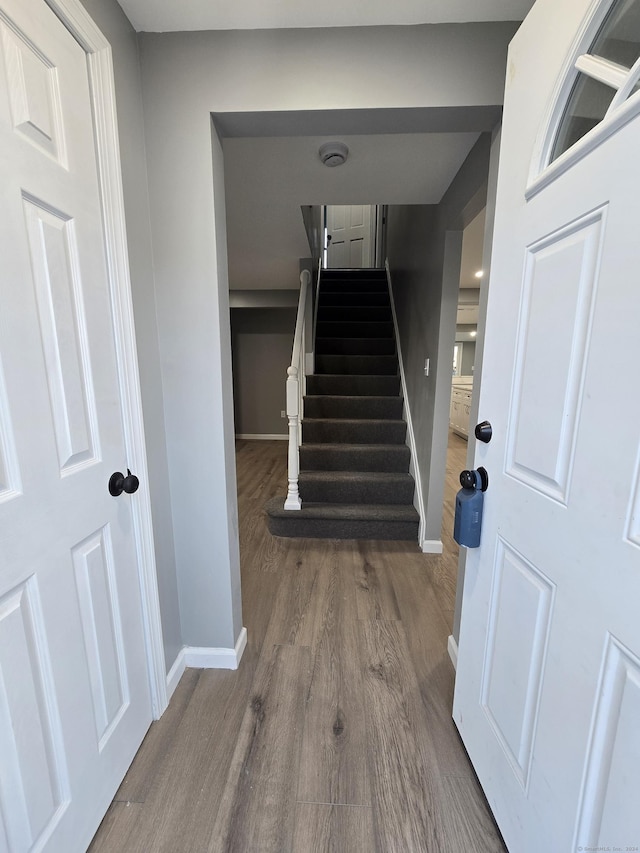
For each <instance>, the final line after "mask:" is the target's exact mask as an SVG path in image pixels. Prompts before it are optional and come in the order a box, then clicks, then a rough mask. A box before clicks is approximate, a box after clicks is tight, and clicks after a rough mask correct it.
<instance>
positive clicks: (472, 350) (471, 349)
mask: <svg viewBox="0 0 640 853" xmlns="http://www.w3.org/2000/svg"><path fill="white" fill-rule="evenodd" d="M475 361H476V345H475V343H474V342H472V341H465V342H464V343H463V344H462V365H461V371H460V373H461V375H462V376H473V374H474V370H473V366H474V364H475Z"/></svg>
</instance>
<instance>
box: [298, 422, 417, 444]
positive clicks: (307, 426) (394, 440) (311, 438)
mask: <svg viewBox="0 0 640 853" xmlns="http://www.w3.org/2000/svg"><path fill="white" fill-rule="evenodd" d="M406 434H407V425H406V423H404V422H400V423H398V422H397V421H377V422H376V423H373V424H372V423H370V422H369V421H339V420H337V421H322V420H320V421H304V422H303V424H302V440H303V442H305V441H306V442H309V443H310V444H324V443H331V442H332V443H336V444H404V441H405V437H406Z"/></svg>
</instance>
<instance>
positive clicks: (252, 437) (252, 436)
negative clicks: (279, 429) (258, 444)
mask: <svg viewBox="0 0 640 853" xmlns="http://www.w3.org/2000/svg"><path fill="white" fill-rule="evenodd" d="M236 438H244V439H246V440H247V441H288V440H289V436H288V435H281V434H280V433H277V434H274V435H270V434H267V433H261V432H258V433H249V432H242V433H236Z"/></svg>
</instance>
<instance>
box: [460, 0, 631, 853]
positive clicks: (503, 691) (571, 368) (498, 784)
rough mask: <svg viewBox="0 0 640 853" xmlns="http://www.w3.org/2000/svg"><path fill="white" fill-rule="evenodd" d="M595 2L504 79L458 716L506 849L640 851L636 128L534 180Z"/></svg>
mask: <svg viewBox="0 0 640 853" xmlns="http://www.w3.org/2000/svg"><path fill="white" fill-rule="evenodd" d="M605 5H608V4H602V3H599V4H594V3H593V2H591V0H568V2H566V3H563V4H562V12H560V11H559V9H558V6H557V3H555V0H538V3H537V4H536V5H535V6H534V8H533V10H532V12H531V14H530V16H529V17H528V18H527V19H526V21H525V23H524V24H523V26H522V28H521V30H520V31H519V32H518V34H517V35H516V37H515V39H514V42H513V43H512V46H511V49H510V54H509V60H508V69H507V90H506V96H505V111H504V125H503V135H502V148H501V160H500V171H499V179H498V196H497V211H496V224H495V232H494V244H493V253H492V268H491V278H490V285H489V303H488V311H487V325H486V343H485V351H484V360H483V371H482V381H481V389H480V399H479V419H480V420H485V419H487V420H489V421H490V422H491V423H492V425H493V438H492V440H491V442H490V443H489V444H488V445H478V447H477V448H476V454H475V463H476V467H477V466H478V465H484V466H485V467H486V468H487V470H488V473H489V490H488V491H487V493H486V495H485V516H484V521H483V530H482V541H481V546H480V548H479V549H478V550H476V551H474V550H469V552H468V555H467V561H466V574H465V582H464V592H463V605H462V620H461V631H460V642H459V649H458V666H457V675H456V690H455V699H454V711H453V716H454V720H455V722H456V724H457V726H458V729H459V731H460V733H461V735H462V738H463V741H464V743H465V746H466V748H467V750H468V752H469V755H470V757H471V759H472V761H473V764H474V767H475V769H476V772H477V773H478V776H479V779H480V782H481V784H482V786H483V788H484V790H485V794H486V796H487V799H488V801H489V804H490V806H491V808H492V810H493V812H494V815H495V817H496V820H497V822H498V825H499V827H500V829H501V831H502V833H503V836H504V838H505V841H506V843H507V846H508V848H509V849H510V850H512V851H514V853H538V851H541V850H545V851H558V852H560V851H569V850H578V849H581V848H584V849H585V850H586V849H614V847H617V848H619V849H622V850H624V849H635V847H637V846H640V813H639V812H638V809H637V797H638V791H639V790H640V726H638V720H639V719H640V623H639V621H638V619H637V602H638V600H640V553H639V550H638V548H639V546H640V431H639V428H638V424H639V423H640V397H639V396H638V395H637V394H635V393H633V394H629V391H628V378H629V371H628V365H629V364H630V363H635V360H634V354H635V352H636V340H637V322H638V317H640V288H639V287H638V285H637V270H638V268H639V267H640V241H638V239H637V222H638V214H639V202H638V198H639V197H640V196H639V193H638V181H637V169H636V161H637V151H638V145H639V144H640V119H638V118H637V117H636V118H632V117H628V120H627V121H626V123H624V124H622V123H620V126H619V127H618V128H617V130H616V132H614V133H613V134H611V135H609V136H607V135H606V134H604V133H602V132H601V131H599V130H596V131H593V132H592V134H591V135H590V137H589V138H588V139H587V138H585V140H583V141H581V142H579V143H578V146H583V147H582V150H581V156H580V157H576V156H575V153H574V154H571V153H570V152H568V154H569V155H570V156H567V157H565V158H564V160H563V162H559V165H558V164H556V165H554V166H552V167H551V169H550V170H549V177H548V179H547V178H545V179H544V180H541V179H540V177H539V176H538V174H537V172H536V170H535V169H534V170H533V174H532V171H531V165H532V162H534V161H535V158H536V154H538V153H539V150H540V142H539V139H540V131H541V128H540V125H541V123H542V122H543V119H544V117H545V116H547V117H549V116H551V115H553V114H554V112H555V113H557V110H552V109H550V107H549V105H550V104H551V103H553V99H554V97H555V96H556V95H557V93H558V91H562V89H563V87H562V86H558V79H559V78H561V77H562V72H563V68H566V66H567V58H568V57H570V56H571V54H572V52H573V51H574V50H575V42H576V34H577V33H580V34H581V35H580V37H581V38H587V37H588V38H587V42H588V41H589V39H592V38H593V36H594V34H595V33H594V27H593V26H591V28H589V26H585V21H586V20H593V14H594V11H595V12H596V13H597V14H598V15H599V20H602V11H603V6H605ZM585 33H586V35H585ZM542 54H544V57H545V61H544V62H540V57H541V55H542ZM564 90H565V91H566V86H564ZM636 105H637V101H636ZM637 112H638V110H637V109H636V115H637ZM607 120H608V119H607ZM613 120H614V121H615V117H614V119H613ZM603 124H606V122H605V123H603ZM543 131H544V129H543ZM543 135H544V132H543ZM594 136H595V138H596V139H597V140H598V142H597V144H594V142H593V140H594ZM583 142H584V145H583ZM532 179H533V180H535V182H536V183H535V186H534V184H533V181H532ZM528 187H531V191H529V192H528V193H527V189H528ZM527 195H528V200H527V197H526V196H527Z"/></svg>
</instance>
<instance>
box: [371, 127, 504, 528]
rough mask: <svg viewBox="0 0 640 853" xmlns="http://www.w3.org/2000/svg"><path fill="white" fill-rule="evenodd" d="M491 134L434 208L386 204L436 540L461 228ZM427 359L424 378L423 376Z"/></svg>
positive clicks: (482, 177) (482, 197)
mask: <svg viewBox="0 0 640 853" xmlns="http://www.w3.org/2000/svg"><path fill="white" fill-rule="evenodd" d="M490 147H491V137H490V135H489V134H483V135H482V136H481V137H480V139H479V140H478V142H477V143H476V145H475V146H474V148H473V149H472V151H471V152H470V154H469V156H468V157H467V159H466V160H465V162H464V164H463V165H462V168H461V169H460V171H459V172H458V174H457V175H456V177H455V179H454V181H453V183H452V184H451V186H450V187H449V189H448V190H447V192H446V194H445V196H444V198H443V199H442V201H441V202H440V204H439V205H437V206H428V207H427V206H421V205H420V206H411V205H408V206H407V205H403V206H395V205H392V206H390V207H389V210H388V216H387V223H388V224H387V257H388V260H389V266H390V270H391V277H392V286H393V295H394V300H395V303H396V311H397V314H398V330H399V336H400V347H401V350H402V356H403V361H404V368H405V375H406V382H407V397H408V403H409V408H410V410H411V416H412V420H413V428H414V432H415V439H416V446H417V456H418V459H417V464H418V466H419V468H420V473H421V477H422V488H423V500H424V505H425V514H426V518H425V531H424V538H425V539H427V540H439V539H440V535H441V534H440V529H441V524H442V501H443V494H444V475H445V463H446V450H447V437H448V427H449V403H450V397H451V363H452V359H453V345H454V342H455V333H456V312H457V302H458V289H459V282H460V258H461V252H462V231H463V230H464V228H465V226H466V225H468V224H469V222H471V220H472V219H473V218H474V217H475V216H476V215H477V214H478V213H479V212H480V210H481V209H482V208H483V207H484V205H485V203H486V195H487V180H488V171H489V156H490ZM425 358H429V359H430V360H431V361H430V365H431V370H430V375H429V376H428V377H425V375H424V360H425Z"/></svg>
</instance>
